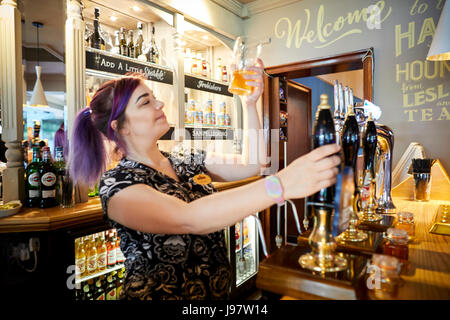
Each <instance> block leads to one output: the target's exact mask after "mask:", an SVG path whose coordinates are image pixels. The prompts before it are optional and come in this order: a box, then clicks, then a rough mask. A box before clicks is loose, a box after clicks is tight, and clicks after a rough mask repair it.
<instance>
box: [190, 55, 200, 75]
mask: <svg viewBox="0 0 450 320" xmlns="http://www.w3.org/2000/svg"><path fill="white" fill-rule="evenodd" d="M197 69H198V65H197V55H196V54H195V51H194V50H192V53H191V73H192V74H197Z"/></svg>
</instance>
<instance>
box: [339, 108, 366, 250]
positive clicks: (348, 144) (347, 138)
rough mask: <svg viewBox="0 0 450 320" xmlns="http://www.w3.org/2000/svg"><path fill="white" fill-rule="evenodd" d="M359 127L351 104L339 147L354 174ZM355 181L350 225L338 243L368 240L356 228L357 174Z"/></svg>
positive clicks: (346, 163) (358, 142)
mask: <svg viewBox="0 0 450 320" xmlns="http://www.w3.org/2000/svg"><path fill="white" fill-rule="evenodd" d="M359 144H360V139H359V127H358V122H357V121H356V115H355V112H354V109H353V104H350V105H349V107H348V113H347V117H346V119H345V122H344V126H343V131H342V136H341V146H342V150H343V154H344V159H343V161H344V165H345V166H350V167H352V168H353V172H354V173H356V172H357V170H356V159H357V157H358V150H359ZM354 177H355V179H354V180H353V183H354V185H355V193H354V194H353V197H352V206H351V208H350V210H351V212H350V223H349V227H348V228H347V230H345V231H344V232H343V233H341V234H340V235H339V236H338V237H337V238H336V240H337V241H338V242H342V241H348V242H361V241H365V240H367V238H368V235H367V233H365V232H363V231H360V230H358V229H357V228H356V227H357V225H358V222H359V218H358V215H357V212H358V206H357V203H356V201H357V200H358V198H359V194H358V192H359V188H358V179H357V174H355V175H354Z"/></svg>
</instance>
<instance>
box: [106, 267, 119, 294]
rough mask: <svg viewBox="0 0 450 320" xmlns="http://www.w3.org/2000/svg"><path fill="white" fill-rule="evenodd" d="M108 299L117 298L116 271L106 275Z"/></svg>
mask: <svg viewBox="0 0 450 320" xmlns="http://www.w3.org/2000/svg"><path fill="white" fill-rule="evenodd" d="M106 282H107V285H106V290H105V291H106V300H117V287H116V271H113V272H111V273H110V274H108V276H107V277H106Z"/></svg>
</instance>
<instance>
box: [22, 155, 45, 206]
mask: <svg viewBox="0 0 450 320" xmlns="http://www.w3.org/2000/svg"><path fill="white" fill-rule="evenodd" d="M40 158H41V148H40V147H33V158H32V162H31V163H30V164H29V165H28V166H27V169H26V173H25V174H26V175H25V176H26V184H25V185H26V193H27V199H26V201H25V205H26V206H27V207H38V206H39V203H40V202H41V191H40V184H41V183H40V181H41V179H40V178H39V162H40Z"/></svg>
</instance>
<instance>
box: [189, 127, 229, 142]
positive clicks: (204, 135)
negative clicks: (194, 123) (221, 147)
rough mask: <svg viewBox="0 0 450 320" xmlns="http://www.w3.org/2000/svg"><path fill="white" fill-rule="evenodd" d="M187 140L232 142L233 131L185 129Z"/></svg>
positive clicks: (200, 128) (201, 128)
mask: <svg viewBox="0 0 450 320" xmlns="http://www.w3.org/2000/svg"><path fill="white" fill-rule="evenodd" d="M185 133H186V134H185V139H187V140H233V129H218V128H203V127H199V128H185Z"/></svg>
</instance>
